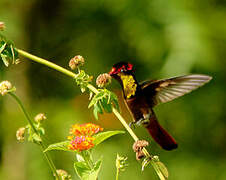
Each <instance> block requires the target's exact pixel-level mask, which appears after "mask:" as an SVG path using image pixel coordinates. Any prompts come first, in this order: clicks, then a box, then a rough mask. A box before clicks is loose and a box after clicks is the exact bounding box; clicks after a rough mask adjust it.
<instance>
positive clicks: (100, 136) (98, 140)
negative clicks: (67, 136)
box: [93, 131, 125, 145]
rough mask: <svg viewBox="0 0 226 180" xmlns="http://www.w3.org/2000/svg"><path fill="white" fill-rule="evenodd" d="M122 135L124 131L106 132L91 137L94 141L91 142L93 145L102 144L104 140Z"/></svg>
mask: <svg viewBox="0 0 226 180" xmlns="http://www.w3.org/2000/svg"><path fill="white" fill-rule="evenodd" d="M123 133H125V132H124V131H106V132H102V133H98V134H96V135H94V136H93V137H95V140H94V141H93V143H94V144H95V145H98V144H100V143H102V142H103V141H104V140H106V139H108V138H110V137H111V136H114V135H117V134H123Z"/></svg>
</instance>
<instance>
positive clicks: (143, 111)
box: [125, 86, 178, 150]
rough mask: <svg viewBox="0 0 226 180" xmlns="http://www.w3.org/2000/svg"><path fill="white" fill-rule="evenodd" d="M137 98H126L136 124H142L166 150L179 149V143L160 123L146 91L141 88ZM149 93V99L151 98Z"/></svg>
mask: <svg viewBox="0 0 226 180" xmlns="http://www.w3.org/2000/svg"><path fill="white" fill-rule="evenodd" d="M138 88H139V90H138V91H137V92H136V94H135V96H134V97H132V98H129V99H127V98H125V102H126V105H127V107H128V109H129V111H130V112H131V114H132V115H133V119H134V121H135V122H139V121H141V122H142V125H143V126H144V127H146V128H147V130H148V132H149V133H150V134H151V136H152V137H153V139H154V140H155V141H156V142H157V143H158V144H159V145H160V146H161V147H162V148H163V149H165V150H172V149H175V148H177V146H178V145H177V143H176V141H175V140H174V139H173V137H172V136H170V135H169V133H168V132H167V131H166V130H165V129H163V127H162V126H161V125H160V124H159V123H158V121H157V118H156V116H155V113H154V111H153V109H152V104H153V102H151V101H150V98H147V94H146V93H145V91H144V92H143V91H142V89H141V88H140V86H139V87H138ZM150 96H151V95H150V93H149V97H150Z"/></svg>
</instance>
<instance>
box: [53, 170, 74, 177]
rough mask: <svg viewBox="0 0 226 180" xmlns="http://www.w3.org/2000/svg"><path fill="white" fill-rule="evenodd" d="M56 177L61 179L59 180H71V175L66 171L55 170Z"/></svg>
mask: <svg viewBox="0 0 226 180" xmlns="http://www.w3.org/2000/svg"><path fill="white" fill-rule="evenodd" d="M56 172H57V174H58V176H59V177H60V178H61V180H72V178H71V175H70V174H68V173H67V171H65V170H63V169H57V170H56ZM54 176H55V174H54Z"/></svg>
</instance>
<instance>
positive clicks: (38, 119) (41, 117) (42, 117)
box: [34, 113, 46, 123]
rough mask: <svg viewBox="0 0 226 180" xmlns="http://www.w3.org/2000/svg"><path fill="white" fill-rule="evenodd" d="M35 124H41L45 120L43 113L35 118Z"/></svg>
mask: <svg viewBox="0 0 226 180" xmlns="http://www.w3.org/2000/svg"><path fill="white" fill-rule="evenodd" d="M34 119H35V122H37V123H41V122H42V121H43V120H46V116H45V114H43V113H39V114H37V115H36V116H35V118H34Z"/></svg>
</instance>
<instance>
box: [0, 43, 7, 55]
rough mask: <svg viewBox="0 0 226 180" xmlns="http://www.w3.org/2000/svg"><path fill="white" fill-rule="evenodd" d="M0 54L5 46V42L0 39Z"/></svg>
mask: <svg viewBox="0 0 226 180" xmlns="http://www.w3.org/2000/svg"><path fill="white" fill-rule="evenodd" d="M0 46H1V47H0V54H1V53H2V51H3V50H4V49H5V47H6V43H5V42H4V41H1V42H0Z"/></svg>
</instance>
